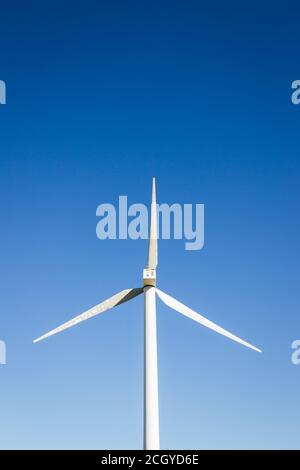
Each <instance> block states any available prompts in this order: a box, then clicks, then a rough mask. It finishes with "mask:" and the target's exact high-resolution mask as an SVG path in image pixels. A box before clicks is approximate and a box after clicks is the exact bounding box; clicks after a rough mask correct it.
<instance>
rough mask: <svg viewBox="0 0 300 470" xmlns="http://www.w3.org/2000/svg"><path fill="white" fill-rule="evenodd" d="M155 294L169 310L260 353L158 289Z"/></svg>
mask: <svg viewBox="0 0 300 470" xmlns="http://www.w3.org/2000/svg"><path fill="white" fill-rule="evenodd" d="M156 293H157V295H158V297H159V298H160V299H161V300H162V301H163V302H164V303H165V304H166V305H167V306H168V307H170V308H173V309H174V310H176V311H177V312H179V313H182V315H185V316H186V317H188V318H191V319H192V320H195V321H196V322H198V323H200V324H201V325H203V326H206V327H207V328H210V329H211V330H213V331H216V332H217V333H220V335H224V336H226V337H227V338H229V339H232V340H233V341H236V342H237V343H240V344H243V345H244V346H247V347H248V348H250V349H254V351H257V352H262V351H261V350H260V349H258V348H256V347H255V346H252V344H250V343H247V341H244V340H243V339H241V338H239V337H238V336H235V335H234V334H232V333H230V332H229V331H227V330H224V328H222V327H221V326H218V325H216V323H213V322H211V321H210V320H208V319H207V318H205V317H203V316H202V315H199V313H197V312H194V310H192V309H191V308H189V307H187V306H186V305H183V304H182V303H181V302H178V300H176V299H174V298H173V297H171V296H170V295H168V294H165V293H164V292H162V291H161V290H159V289H156Z"/></svg>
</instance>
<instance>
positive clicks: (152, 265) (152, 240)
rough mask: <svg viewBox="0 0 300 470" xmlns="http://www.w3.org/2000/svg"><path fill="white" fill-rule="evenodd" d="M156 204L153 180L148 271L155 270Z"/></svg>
mask: <svg viewBox="0 0 300 470" xmlns="http://www.w3.org/2000/svg"><path fill="white" fill-rule="evenodd" d="M157 258H158V254H157V204H156V187H155V178H153V179H152V201H151V221H150V238H149V252H148V265H147V267H148V268H149V269H156V266H157V261H158V259H157Z"/></svg>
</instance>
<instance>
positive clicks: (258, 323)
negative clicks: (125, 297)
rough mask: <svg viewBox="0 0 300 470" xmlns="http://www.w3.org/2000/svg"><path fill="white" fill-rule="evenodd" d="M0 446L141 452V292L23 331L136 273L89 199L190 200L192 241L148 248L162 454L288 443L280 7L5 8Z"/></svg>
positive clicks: (291, 52)
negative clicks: (110, 306) (211, 326)
mask: <svg viewBox="0 0 300 470" xmlns="http://www.w3.org/2000/svg"><path fill="white" fill-rule="evenodd" d="M0 14H1V31H0V50H1V63H0V79H2V80H5V81H6V84H7V104H6V105H5V106H0V194H1V205H0V215H1V230H0V243H1V247H2V249H1V263H0V279H1V297H0V339H1V340H4V341H5V342H6V344H7V365H6V366H0V384H1V385H0V403H1V406H0V423H1V424H0V447H1V448H9V449H11V448H24V449H27V448H70V449H76V448H99V449H105V448H110V449H118V448H140V447H141V446H142V429H143V423H142V418H143V416H142V412H143V302H142V299H141V298H137V299H135V300H134V301H132V302H130V303H128V304H125V305H123V306H120V307H119V308H118V309H116V310H114V311H112V312H109V313H106V314H104V315H103V316H102V317H99V318H95V319H92V320H90V321H89V322H85V323H83V324H82V325H81V326H80V327H76V328H74V329H72V330H69V331H67V332H65V333H63V334H61V335H57V336H56V337H53V338H50V339H49V340H48V341H45V342H43V343H39V344H36V345H33V344H32V340H33V338H35V337H37V336H39V335H40V334H42V333H44V332H46V331H48V330H49V329H51V328H52V327H54V326H57V325H59V324H60V323H62V322H64V321H65V320H68V319H69V318H71V317H72V316H75V315H76V314H78V313H80V312H81V311H83V310H85V309H86V308H88V307H90V306H92V305H94V304H96V303H98V302H100V301H101V300H103V299H105V298H107V297H109V296H110V295H112V294H114V293H115V292H118V291H119V290H121V289H123V288H127V287H135V286H138V285H139V284H140V283H141V277H142V269H143V267H144V265H145V262H146V251H147V243H146V242H145V241H142V240H140V241H131V240H128V241H123V240H120V241H114V240H111V241H100V240H99V239H97V238H96V233H95V229H96V223H97V218H96V215H95V213H96V208H97V206H98V205H99V204H101V203H103V202H109V203H117V200H118V196H119V195H122V194H125V195H128V201H129V203H134V202H142V203H147V204H148V203H149V201H150V185H151V177H152V176H156V178H157V193H158V201H159V202H167V203H170V204H171V203H173V202H179V203H193V204H195V203H204V204H205V247H204V249H203V250H201V251H194V252H191V251H190V252H189V251H186V250H184V242H183V241H178V240H177V241H161V242H160V244H159V263H160V264H159V270H158V284H159V287H160V288H161V289H162V290H164V291H166V292H168V293H169V294H171V295H173V296H175V297H176V298H178V299H179V300H181V301H182V302H184V303H186V304H187V305H189V306H190V307H192V308H194V309H195V310H197V311H198V312H199V313H201V314H203V315H205V316H207V317H208V318H210V319H211V320H212V321H215V322H217V323H219V324H220V325H222V326H224V327H225V328H227V329H229V330H231V331H233V332H234V333H236V334H238V335H239V336H241V337H243V338H245V339H246V340H249V341H250V342H252V343H254V344H255V345H257V346H260V347H261V348H262V349H263V354H262V355H259V354H256V353H255V352H253V351H250V350H248V349H246V348H243V347H242V346H240V345H238V344H235V343H232V342H230V341H229V340H227V339H226V338H223V337H220V336H218V335H216V334H214V333H213V332H210V331H208V330H205V329H204V328H202V327H201V326H200V325H197V324H195V323H194V322H192V321H190V320H188V319H186V318H184V317H181V316H180V315H179V314H177V313H175V312H173V311H170V310H168V308H167V307H165V306H164V305H163V304H161V302H160V301H159V300H158V301H157V302H158V303H157V306H158V312H157V318H158V320H157V321H158V347H159V350H158V358H159V394H160V417H161V446H162V448H181V449H183V448H199V449H201V448H210V449H211V448H212V449H213V448H299V423H300V408H299V393H300V366H298V367H297V366H294V365H292V364H291V360H290V356H291V343H292V341H293V340H295V339H299V338H300V318H299V307H300V302H299V261H300V259H299V246H298V241H299V232H300V226H299V193H300V189H299V170H300V164H299V126H300V106H299V107H298V106H294V105H292V104H291V99H290V95H291V82H292V81H293V80H296V79H300V77H299V60H298V56H299V46H298V45H299V39H300V32H299V20H298V18H299V5H298V6H297V3H296V2H284V4H281V6H279V5H278V4H273V3H272V5H271V4H269V2H256V1H254V2H253V1H251V2H243V4H242V5H241V4H240V2H236V1H233V2H229V3H228V2H226V4H225V3H224V2H221V1H217V2H214V3H213V4H211V2H196V1H185V2H181V1H172V2H171V1H164V2H157V1H153V0H152V1H151V2H150V1H142V2H141V1H128V2H124V1H115V0H113V1H111V2H104V1H102V2H96V1H85V2H82V1H78V2H75V4H74V2H68V1H66V2H63V3H62V2H57V1H52V2H47V1H46V2H42V3H41V2H36V1H29V2H26V5H23V4H22V3H21V2H13V1H12V2H9V3H6V5H2V6H1V11H0Z"/></svg>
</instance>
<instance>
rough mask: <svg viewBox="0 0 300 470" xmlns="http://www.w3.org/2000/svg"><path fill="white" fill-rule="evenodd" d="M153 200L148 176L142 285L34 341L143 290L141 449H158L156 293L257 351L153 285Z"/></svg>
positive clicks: (155, 262)
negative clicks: (148, 211) (149, 199)
mask: <svg viewBox="0 0 300 470" xmlns="http://www.w3.org/2000/svg"><path fill="white" fill-rule="evenodd" d="M157 238H158V234H157V204H156V186H155V178H153V180H152V202H151V222H150V238H149V250H148V263H147V267H146V268H145V269H144V270H143V287H138V288H133V289H125V290H122V291H121V292H119V293H117V294H115V295H113V296H112V297H110V298H109V299H107V300H105V301H104V302H101V303H100V304H98V305H96V306H95V307H92V308H91V309H89V310H86V311H85V312H83V313H81V314H80V315H78V316H76V317H75V318H73V319H72V320H69V321H67V322H66V323H63V324H62V325H60V326H58V327H57V328H55V329H53V330H51V331H49V332H48V333H46V334H44V335H42V336H40V337H39V338H37V339H35V340H34V343H37V342H38V341H41V340H43V339H45V338H48V337H49V336H52V335H55V334H56V333H59V332H61V331H63V330H66V329H67V328H70V327H71V326H74V325H77V323H80V322H82V321H84V320H87V319H89V318H92V317H94V316H95V315H99V314H100V313H103V312H105V311H106V310H110V309H112V308H114V307H116V306H118V305H120V304H122V303H124V302H127V301H129V300H131V299H133V298H134V297H137V296H138V295H140V294H142V293H143V294H144V449H145V450H157V449H159V406H158V379H157V335H156V295H158V297H159V298H160V299H161V300H162V301H163V302H164V303H165V304H166V305H167V306H168V307H170V308H172V309H174V310H176V311H177V312H179V313H182V315H185V316H186V317H188V318H191V319H192V320H195V321H196V322H198V323H200V324H201V325H203V326H206V327H207V328H210V329H211V330H213V331H216V332H217V333H220V334H221V335H224V336H227V338H229V339H232V340H233V341H236V342H237V343H240V344H243V345H244V346H247V347H248V348H251V349H253V350H254V351H258V352H261V350H260V349H258V348H256V347H255V346H252V345H251V344H250V343H248V342H246V341H244V340H243V339H241V338H238V337H237V336H235V335H234V334H232V333H230V332H229V331H227V330H225V329H224V328H222V327H221V326H218V325H216V324H215V323H213V322H211V321H210V320H208V319H207V318H205V317H203V316H202V315H199V314H198V313H196V312H195V311H194V310H192V309H191V308H189V307H187V306H185V305H184V304H182V303H181V302H179V301H178V300H176V299H174V298H173V297H171V296H170V295H168V294H166V293H164V292H162V291H161V290H159V289H157V288H156V267H157V262H158V254H157Z"/></svg>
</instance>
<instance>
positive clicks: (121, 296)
mask: <svg viewBox="0 0 300 470" xmlns="http://www.w3.org/2000/svg"><path fill="white" fill-rule="evenodd" d="M143 290H144V289H143V288H142V287H141V288H136V289H125V290H122V291H121V292H119V293H118V294H115V295H113V296H112V297H110V298H109V299H107V300H104V302H101V304H98V305H96V306H95V307H92V308H90V309H89V310H86V311H85V312H83V313H81V314H80V315H78V316H77V317H75V318H72V320H69V321H67V322H66V323H63V324H62V325H60V326H58V327H57V328H55V329H54V330H51V331H49V332H48V333H46V334H44V335H43V336H40V337H39V338H37V339H35V340H34V341H33V342H34V343H37V342H38V341H41V340H42V339H45V338H48V337H49V336H52V335H55V334H56V333H60V332H61V331H63V330H66V329H67V328H71V326H74V325H77V323H80V322H82V321H84V320H88V318H92V317H94V316H95V315H99V314H100V313H103V312H105V311H106V310H110V309H111V308H113V307H116V306H117V305H120V304H122V303H124V302H128V300H131V299H133V298H134V297H136V296H137V295H140V294H141V293H142V292H143Z"/></svg>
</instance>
